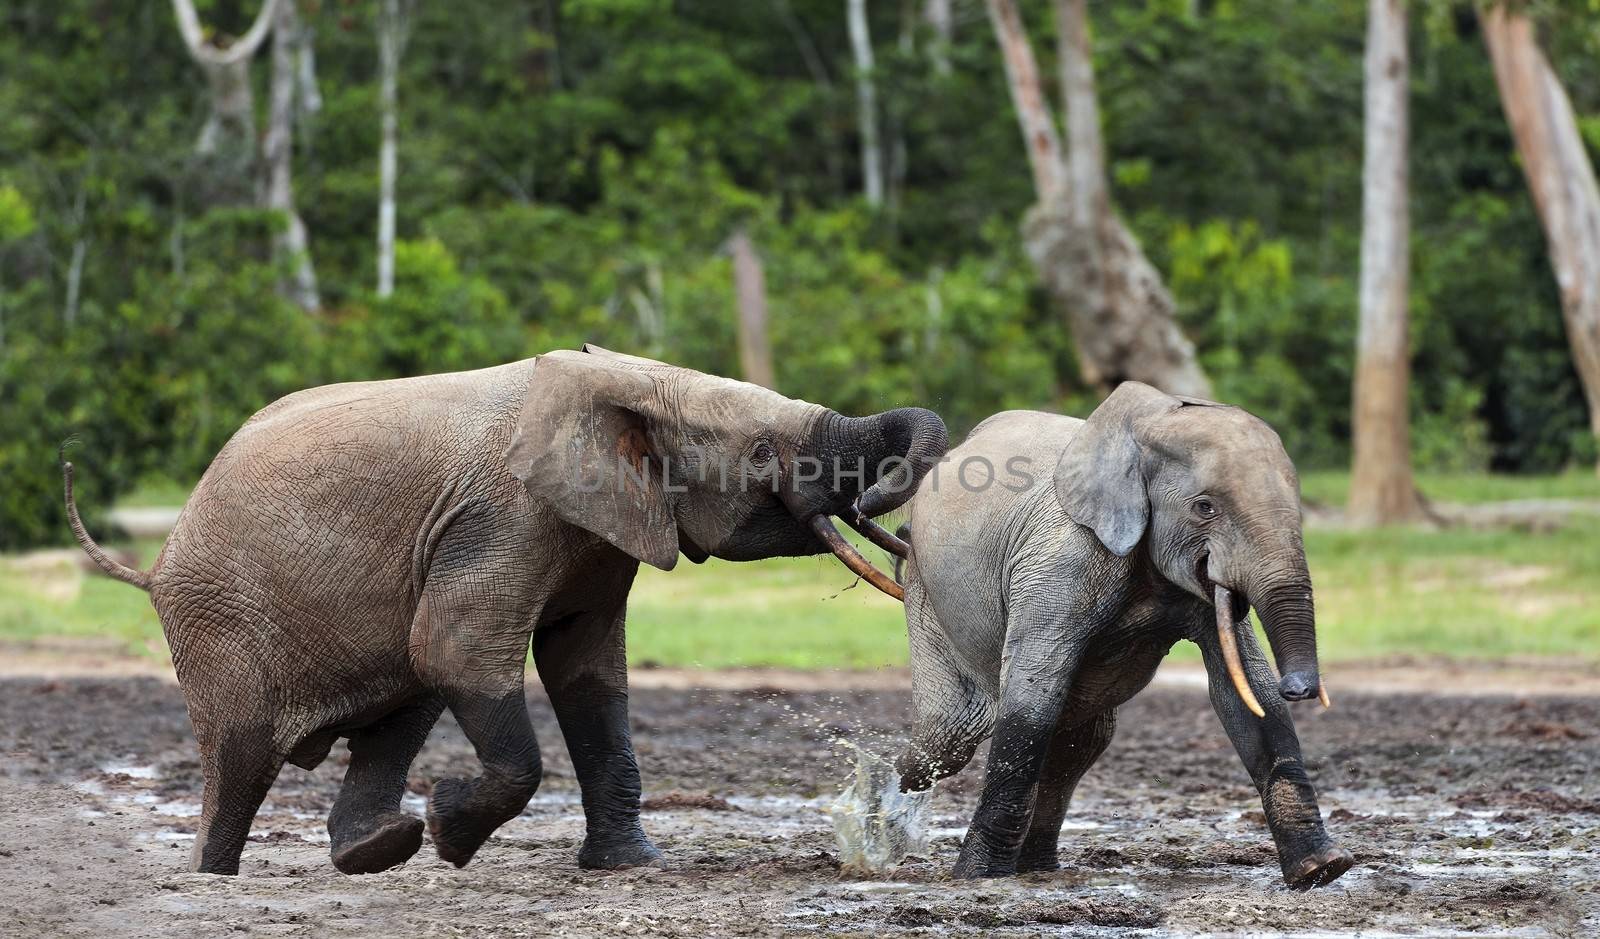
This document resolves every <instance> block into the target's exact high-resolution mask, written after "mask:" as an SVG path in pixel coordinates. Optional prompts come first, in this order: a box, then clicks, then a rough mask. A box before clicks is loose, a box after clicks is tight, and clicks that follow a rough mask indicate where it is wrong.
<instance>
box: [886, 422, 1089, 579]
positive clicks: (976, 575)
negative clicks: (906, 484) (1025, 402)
mask: <svg viewBox="0 0 1600 939" xmlns="http://www.w3.org/2000/svg"><path fill="white" fill-rule="evenodd" d="M1082 425H1083V421H1081V420H1078V419H1077V418H1074V417H1066V416H1063V415H1060V414H1049V413H1046V412H1043V411H1004V412H1001V413H999V414H996V415H994V416H992V417H989V418H987V419H986V420H984V421H983V422H982V423H980V424H979V425H978V426H977V427H974V428H973V430H972V433H970V434H968V435H967V438H966V439H965V440H964V441H962V442H961V444H960V445H959V446H957V447H955V448H954V449H952V450H951V451H950V453H949V454H948V455H947V456H946V458H945V461H944V462H943V463H941V464H940V466H939V467H938V469H937V470H936V471H935V472H934V473H931V474H929V476H928V477H926V478H925V479H924V480H923V482H922V484H921V486H920V487H919V488H918V489H917V494H916V496H914V497H913V498H912V500H911V502H910V505H909V513H910V516H911V518H910V535H911V544H912V550H913V551H914V552H915V556H916V559H917V565H918V568H919V572H920V574H921V575H922V577H923V580H924V581H925V582H929V584H930V586H933V583H932V582H934V581H937V582H939V587H935V588H934V592H936V593H937V592H941V590H940V588H941V587H949V586H950V585H952V584H954V585H956V588H957V589H955V590H954V591H949V592H951V593H952V597H951V598H947V599H949V601H950V602H956V601H955V599H954V595H956V594H962V595H967V596H988V597H997V596H998V592H999V584H1000V582H1001V579H1002V578H1003V575H1004V572H1003V570H1001V565H1000V563H998V559H1003V558H1005V557H1007V556H1009V554H1010V551H1011V545H1012V543H1013V542H1014V540H1015V539H1016V538H1017V537H1018V536H1019V535H1021V534H1022V532H1023V531H1024V529H1025V527H1026V525H1027V524H1028V521H1029V516H1030V512H1029V506H1031V505H1033V504H1034V503H1036V502H1038V501H1039V500H1040V499H1048V500H1049V501H1050V502H1051V503H1052V504H1053V502H1054V496H1053V495H1050V486H1051V482H1052V478H1053V476H1054V473H1055V465H1056V461H1057V460H1059V459H1060V456H1061V453H1062V451H1063V450H1065V449H1066V446H1067V444H1068V443H1069V442H1070V441H1071V440H1072V437H1073V435H1074V434H1075V433H1076V432H1077V429H1078V428H1079V427H1081V426H1082ZM991 562H994V563H991Z"/></svg>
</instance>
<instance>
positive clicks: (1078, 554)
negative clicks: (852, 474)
mask: <svg viewBox="0 0 1600 939" xmlns="http://www.w3.org/2000/svg"><path fill="white" fill-rule="evenodd" d="M977 457H981V458H983V459H985V460H987V461H988V463H989V465H992V466H993V467H994V468H995V472H994V480H995V482H994V484H993V485H992V486H990V487H989V488H988V489H987V490H986V491H981V492H980V491H973V490H975V489H978V488H981V486H982V483H983V481H984V479H985V478H986V474H985V471H984V469H983V464H982V463H979V462H974V461H971V458H977ZM1013 461H1015V462H1013ZM964 463H966V464H967V468H966V471H965V476H966V480H967V482H968V483H970V484H971V485H970V486H963V485H962V484H961V482H960V479H959V478H958V476H959V475H960V472H961V467H962V466H963V464H964ZM1013 490H1020V491H1013ZM909 507H910V516H911V519H910V522H909V526H908V529H906V530H908V531H909V540H910V543H911V552H912V553H911V559H910V560H909V561H908V562H907V564H906V566H905V571H904V577H905V589H906V618H907V623H908V626H909V633H910V639H911V667H912V696H913V700H914V705H915V712H916V719H915V721H916V723H915V728H914V730H913V734H912V741H911V744H910V745H909V747H908V748H907V750H906V752H905V753H903V754H902V755H901V756H900V758H899V760H898V761H897V768H898V769H899V771H900V773H901V776H902V783H901V786H902V788H903V789H905V790H907V791H916V790H922V789H926V788H927V787H928V786H930V785H932V784H933V782H934V781H935V780H936V779H940V778H943V777H945V776H948V775H951V774H952V773H955V772H958V771H960V770H961V768H962V767H964V766H965V765H966V764H967V762H968V761H969V760H971V758H972V754H973V750H974V749H975V748H976V747H977V746H978V744H979V743H980V742H981V741H982V740H983V739H984V738H985V737H988V736H990V735H991V733H992V735H993V738H994V739H993V743H992V745H991V750H990V756H989V762H988V767H987V769H986V777H985V781H984V788H983V795H982V797H981V799H980V801H979V805H978V809H977V812H976V814H975V816H974V818H973V821H972V825H971V827H970V829H969V830H968V833H967V837H966V841H965V842H964V843H963V845H962V848H961V854H960V858H959V860H958V861H957V863H956V867H955V874H956V876H960V877H990V876H1002V875H1008V874H1015V873H1017V872H1026V871H1040V870H1054V869H1056V867H1057V866H1058V861H1057V857H1056V842H1057V838H1058V836H1059V835H1060V831H1061V823H1062V819H1063V818H1064V816H1065V814H1066V811H1067V803H1068V800H1069V799H1070V798H1071V795H1072V791H1073V788H1074V787H1075V786H1076V785H1077V782H1078V780H1079V778H1081V777H1082V776H1083V774H1084V772H1085V771H1086V770H1088V768H1089V767H1090V766H1091V765H1092V764H1093V763H1094V761H1095V760H1096V759H1097V758H1098V757H1099V756H1100V754H1101V753H1102V752H1103V751H1104V750H1105V748H1106V745H1107V744H1108V743H1110V741H1111V735H1112V731H1113V729H1114V728H1115V726H1116V712H1117V706H1118V705H1120V704H1122V703H1123V702H1125V701H1127V700H1128V699H1129V698H1131V697H1132V696H1133V695H1134V694H1136V693H1137V692H1138V691H1139V690H1140V689H1142V688H1143V687H1144V686H1145V685H1146V684H1148V683H1149V681H1150V679H1151V678H1152V677H1153V675H1154V673H1155V670H1156V666H1157V665H1158V664H1159V663H1160V661H1161V659H1162V657H1163V656H1165V655H1166V653H1167V652H1168V650H1169V649H1170V648H1171V647H1172V645H1173V644H1174V643H1176V642H1177V641H1178V640H1180V639H1188V640H1190V641H1192V642H1194V643H1196V644H1197V645H1199V646H1200V649H1201V652H1202V654H1203V655H1204V658H1205V665H1206V672H1207V675H1208V677H1209V679H1210V688H1211V702H1212V705H1213V707H1214V708H1215V709H1216V712H1217V715H1218V716H1219V717H1220V718H1221V719H1222V724H1223V727H1224V728H1225V729H1226V730H1227V733H1228V736H1229V737H1230V738H1231V739H1232V741H1233V744H1234V747H1235V748H1236V749H1237V750H1238V752H1239V756H1240V758H1241V759H1242V760H1243V761H1244V764H1245V768H1246V769H1247V770H1249V773H1250V777H1251V779H1252V780H1254V782H1255V785H1256V788H1257V789H1259V790H1260V792H1261V797H1262V804H1263V806H1264V807H1265V809H1266V817H1267V824H1268V825H1269V826H1270V827H1271V829H1272V836H1273V839H1274V840H1275V841H1276V842H1277V846H1278V855H1279V859H1280V861H1281V862H1282V866H1283V874H1284V879H1285V880H1286V881H1287V882H1288V883H1289V884H1291V885H1293V886H1297V887H1304V886H1312V885H1316V884H1322V883H1327V882H1329V881H1331V880H1332V879H1333V878H1335V877H1338V876H1339V875H1340V874H1342V873H1344V871H1345V870H1347V869H1348V868H1349V866H1350V864H1351V858H1350V855H1349V854H1348V853H1346V852H1345V851H1344V850H1343V849H1342V848H1339V847H1338V846H1337V845H1335V844H1334V842H1333V840H1332V839H1331V838H1329V836H1328V834H1327V832H1326V831H1325V830H1324V829H1323V824H1322V817H1321V814H1320V813H1319V811H1318V809H1317V802H1316V793H1315V792H1314V790H1313V789H1312V786H1311V780H1310V778H1309V777H1308V776H1307V774H1306V771H1305V767H1304V765H1303V763H1302V761H1301V756H1300V744H1299V740H1298V739H1297V738H1296V736H1295V731H1294V722H1293V721H1292V720H1291V719H1290V716H1289V708H1288V706H1287V703H1286V699H1296V700H1301V699H1305V698H1312V697H1315V696H1316V693H1317V690H1318V688H1319V678H1318V674H1317V658H1316V636H1315V629H1314V612H1313V607H1312V600H1311V579H1310V576H1309V574H1308V573H1307V569H1306V560H1305V552H1304V549H1303V547H1302V545H1301V536H1300V499H1299V482H1298V479H1297V478H1296V476H1295V472H1294V467H1293V465H1292V464H1291V463H1290V461H1289V458H1288V456H1287V455H1286V454H1285V453H1284V451H1283V447H1282V445H1281V443H1280V442H1279V441H1278V437H1277V435H1276V434H1274V433H1273V432H1272V430H1271V428H1269V427H1268V426H1267V425H1266V424H1265V423H1263V422H1261V421H1260V420H1258V419H1256V418H1254V417H1252V416H1251V415H1249V414H1247V413H1246V412H1244V411H1242V410H1239V409H1237V408H1231V407H1225V406H1221V405H1215V404H1212V403H1210V402H1200V401H1195V400H1193V399H1178V398H1173V397H1170V396H1168V395H1165V394H1162V393H1160V392H1159V391H1156V390H1155V389H1153V388H1150V387H1149V386H1146V385H1141V384H1138V383H1134V382H1129V383H1126V384H1123V385H1122V386H1120V387H1119V388H1118V389H1117V390H1116V391H1115V392H1114V393H1112V395H1111V396H1110V397H1109V398H1107V399H1106V401H1105V402H1104V403H1103V404H1102V405H1101V406H1100V407H1099V408H1098V409H1097V410H1096V411H1095V412H1094V414H1093V415H1091V416H1090V418H1089V420H1088V421H1087V422H1085V421H1080V420H1076V419H1074V418H1070V417H1061V416H1058V415H1052V414H1043V413H1040V412H1035V411H1010V412H1006V413H1002V414H997V415H995V416H994V417H991V418H989V419H988V420H986V421H984V422H983V423H982V424H980V425H979V426H978V427H977V428H976V429H974V430H973V432H972V434H971V436H970V437H968V439H967V440H966V441H965V442H964V443H963V444H962V445H961V446H959V447H957V448H955V449H954V450H952V451H951V452H950V454H949V456H948V458H947V460H946V461H945V462H944V463H943V464H941V465H940V466H939V467H938V468H937V469H936V470H935V471H934V472H933V473H932V474H930V475H929V476H928V477H926V478H925V479H924V480H923V482H922V484H921V487H920V488H919V490H918V492H917V494H916V496H915V497H914V498H913V499H912V500H911V502H910V504H909ZM1216 584H1220V585H1222V586H1224V587H1227V588H1229V589H1230V590H1232V591H1233V595H1234V598H1235V606H1236V607H1238V610H1237V615H1238V616H1239V617H1241V619H1242V617H1243V616H1244V615H1245V609H1246V607H1247V606H1249V605H1253V606H1254V607H1255V608H1256V610H1257V611H1258V612H1259V613H1260V614H1261V615H1262V617H1263V622H1264V624H1265V627H1266V632H1267V636H1268V639H1269V641H1270V642H1271V644H1272V647H1273V650H1274V652H1275V654H1276V657H1277V660H1278V665H1279V667H1280V669H1281V670H1282V671H1283V672H1284V678H1283V680H1282V682H1281V684H1280V685H1279V687H1277V688H1274V681H1273V677H1272V673H1271V671H1270V669H1269V668H1268V665H1267V662H1266V660H1265V659H1264V658H1263V656H1262V655H1261V653H1260V651H1259V650H1258V648H1257V647H1256V645H1255V643H1254V641H1253V639H1252V638H1251V637H1252V635H1253V631H1252V630H1251V628H1250V626H1249V624H1248V622H1241V623H1240V628H1239V630H1238V632H1239V635H1240V637H1241V643H1240V645H1241V647H1242V648H1241V653H1242V656H1243V659H1244V664H1245V668H1246V671H1247V674H1248V676H1249V681H1250V685H1251V689H1252V691H1254V693H1255V695H1256V697H1257V698H1258V699H1259V700H1260V701H1261V702H1262V706H1263V707H1264V708H1265V710H1266V717H1265V718H1264V719H1262V718H1257V717H1256V716H1255V715H1254V714H1252V713H1251V712H1250V711H1249V710H1247V709H1246V706H1245V704H1244V703H1243V701H1242V700H1241V699H1240V696H1239V694H1238V692H1237V691H1236V690H1235V689H1234V686H1233V684H1232V682H1231V681H1230V680H1229V677H1228V674H1227V672H1226V669H1225V667H1224V664H1223V658H1222V652H1221V646H1220V644H1219V642H1218V634H1217V626H1216V619H1215V616H1214V614H1215V610H1214V609H1213V607H1212V605H1211V602H1210V601H1211V597H1212V596H1213V586H1214V585H1216Z"/></svg>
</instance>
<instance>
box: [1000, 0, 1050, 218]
mask: <svg viewBox="0 0 1600 939" xmlns="http://www.w3.org/2000/svg"><path fill="white" fill-rule="evenodd" d="M988 5H989V22H990V23H991V24H993V25H994V35H995V40H996V41H997V42H998V43H999V44H1000V57H1001V61H1003V62H1004V63H1005V69H1006V84H1007V85H1008V86H1010V88H1011V103H1012V105H1013V106H1014V107H1015V108H1016V111H1017V123H1018V124H1020V125H1021V127H1022V143H1023V146H1024V148H1025V149H1026V150H1027V153H1028V167H1029V168H1030V169H1032V170H1033V191H1034V195H1036V196H1037V197H1038V199H1039V202H1040V204H1041V205H1045V204H1050V203H1054V202H1056V201H1058V200H1061V199H1063V198H1065V197H1066V192H1067V173H1066V165H1065V163H1063V161H1062V158H1061V138H1060V137H1059V136H1057V134H1056V123H1055V119H1054V118H1052V117H1051V116H1050V105H1049V103H1048V102H1047V101H1045V97H1044V84H1043V83H1042V82H1040V81H1039V67H1038V66H1037V65H1035V64H1034V61H1033V47H1032V46H1030V45H1029V44H1028V33H1027V30H1026V29H1025V28H1024V27H1023V25H1022V17H1021V16H1020V15H1018V13H1017V5H1016V4H1015V3H1014V2H1012V0H988Z"/></svg>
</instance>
